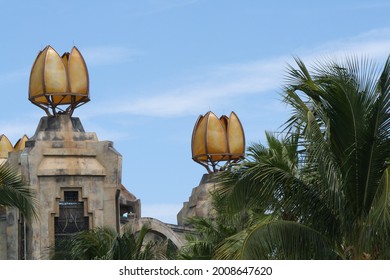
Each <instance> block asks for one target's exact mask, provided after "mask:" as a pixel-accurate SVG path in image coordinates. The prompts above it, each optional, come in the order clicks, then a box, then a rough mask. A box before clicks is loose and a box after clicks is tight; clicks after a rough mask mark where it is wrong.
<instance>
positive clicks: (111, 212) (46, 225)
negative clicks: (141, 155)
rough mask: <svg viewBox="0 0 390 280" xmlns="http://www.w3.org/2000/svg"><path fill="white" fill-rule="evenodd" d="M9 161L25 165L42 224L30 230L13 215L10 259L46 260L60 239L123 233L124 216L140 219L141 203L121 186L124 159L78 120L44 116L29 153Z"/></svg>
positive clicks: (9, 227)
mask: <svg viewBox="0 0 390 280" xmlns="http://www.w3.org/2000/svg"><path fill="white" fill-rule="evenodd" d="M8 162H9V163H10V164H12V165H15V166H19V168H20V170H21V173H22V176H23V179H24V180H25V182H26V183H27V184H28V185H29V187H30V189H31V190H32V191H33V192H34V193H35V196H36V197H37V199H38V201H39V206H38V215H39V221H36V222H33V223H32V224H31V225H27V224H25V223H24V221H23V220H21V219H19V215H18V213H17V211H16V210H10V209H9V210H8V212H7V213H8V214H7V216H6V223H7V227H6V232H7V243H8V244H9V245H8V247H7V250H6V251H7V254H6V255H7V256H6V258H7V259H19V258H27V259H41V258H46V257H47V254H48V249H49V248H50V247H51V246H53V244H54V243H55V241H56V240H58V239H61V238H63V237H64V236H67V235H69V234H71V233H73V232H77V231H80V230H85V229H90V228H94V227H99V226H109V227H111V228H116V229H117V230H118V231H119V229H120V216H121V214H123V213H125V212H132V215H133V216H134V218H139V217H140V214H141V213H140V202H139V200H137V199H136V198H135V196H134V195H132V194H130V193H128V191H127V190H126V189H125V188H124V187H123V186H122V184H121V174H122V156H121V155H120V154H119V153H118V152H117V151H116V150H115V149H114V147H113V143H112V142H110V141H99V140H98V138H97V136H96V134H95V133H93V132H85V131H84V128H83V126H82V124H81V122H80V120H79V119H78V118H71V117H70V116H69V115H66V114H65V115H58V116H53V117H43V118H42V119H41V121H40V123H39V125H38V128H37V130H36V133H35V135H34V136H33V137H32V138H31V139H30V140H29V141H27V142H26V148H25V149H24V150H22V151H19V152H11V153H9V158H8ZM3 216H4V215H3ZM3 219H4V218H3ZM3 231H4V230H3ZM11 244H12V246H11ZM3 255H4V253H3ZM2 257H4V256H2Z"/></svg>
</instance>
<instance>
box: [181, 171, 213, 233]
mask: <svg viewBox="0 0 390 280" xmlns="http://www.w3.org/2000/svg"><path fill="white" fill-rule="evenodd" d="M212 179H213V175H212V174H204V175H203V177H202V179H201V181H200V183H199V186H197V187H195V188H193V189H192V193H191V196H190V198H189V199H188V202H184V203H183V208H182V209H181V210H180V211H179V213H178V214H177V223H178V225H179V226H183V227H186V226H188V225H189V224H188V223H187V221H186V220H187V219H188V218H192V217H201V218H206V217H211V218H212V217H214V216H215V210H214V209H213V206H212V199H211V195H210V193H211V192H213V191H214V190H215V187H216V185H215V183H214V182H213V180H212Z"/></svg>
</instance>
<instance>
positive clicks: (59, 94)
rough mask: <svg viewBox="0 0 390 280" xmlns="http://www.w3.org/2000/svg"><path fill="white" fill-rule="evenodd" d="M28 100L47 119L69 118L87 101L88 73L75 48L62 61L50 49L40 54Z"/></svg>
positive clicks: (30, 85)
mask: <svg viewBox="0 0 390 280" xmlns="http://www.w3.org/2000/svg"><path fill="white" fill-rule="evenodd" d="M28 99H29V100H30V101H31V102H32V103H33V104H35V105H37V106H38V107H40V108H42V109H43V110H44V111H45V112H46V113H47V115H49V116H51V115H56V114H57V113H67V114H70V115H72V113H73V111H74V109H75V108H77V107H79V106H81V105H83V104H84V103H86V102H88V101H89V78H88V69H87V66H86V64H85V61H84V58H83V56H82V55H81V53H80V52H79V50H78V49H77V48H76V47H73V48H72V50H71V52H70V53H64V54H63V55H62V57H60V55H59V54H58V53H57V52H56V51H55V50H54V49H53V48H52V47H51V46H47V47H46V48H44V49H43V50H42V51H40V52H39V54H38V56H37V58H36V59H35V62H34V64H33V66H32V69H31V74H30V84H29V98H28ZM63 106H65V108H63ZM50 110H51V112H50Z"/></svg>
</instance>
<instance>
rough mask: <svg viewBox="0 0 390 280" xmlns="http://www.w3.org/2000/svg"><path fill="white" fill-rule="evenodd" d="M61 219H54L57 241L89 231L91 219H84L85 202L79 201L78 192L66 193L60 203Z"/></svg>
mask: <svg viewBox="0 0 390 280" xmlns="http://www.w3.org/2000/svg"><path fill="white" fill-rule="evenodd" d="M59 210H60V213H59V217H55V218H54V231H55V241H56V243H57V241H59V240H61V239H64V238H67V237H69V236H70V235H71V234H73V233H76V232H79V231H84V230H88V229H89V218H88V217H84V202H81V201H78V192H77V191H66V192H64V200H61V201H59Z"/></svg>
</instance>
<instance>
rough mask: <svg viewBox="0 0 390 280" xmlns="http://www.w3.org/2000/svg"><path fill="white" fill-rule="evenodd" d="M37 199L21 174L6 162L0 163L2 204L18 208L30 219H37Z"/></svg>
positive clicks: (0, 198)
mask: <svg viewBox="0 0 390 280" xmlns="http://www.w3.org/2000/svg"><path fill="white" fill-rule="evenodd" d="M37 204H38V203H37V200H36V198H35V197H34V195H33V194H32V193H31V191H30V189H29V188H28V187H26V186H25V184H24V182H23V180H22V178H21V176H20V174H18V173H17V172H16V171H15V169H14V168H12V167H11V166H9V165H8V164H6V163H3V164H1V165H0V206H9V207H15V208H18V209H19V211H20V212H21V213H22V214H23V215H24V216H25V217H26V218H27V219H28V220H30V219H37V218H38V215H37V209H36V206H37Z"/></svg>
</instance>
